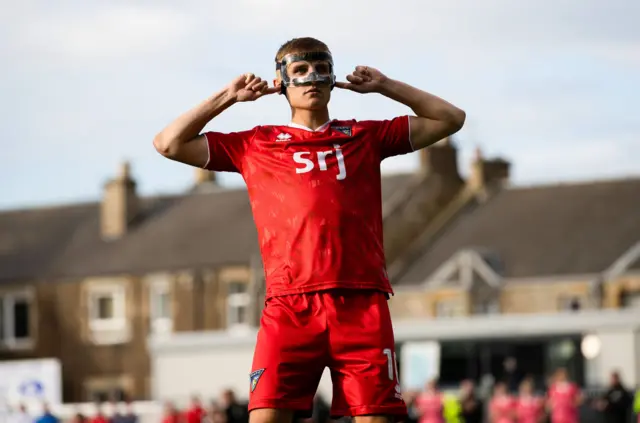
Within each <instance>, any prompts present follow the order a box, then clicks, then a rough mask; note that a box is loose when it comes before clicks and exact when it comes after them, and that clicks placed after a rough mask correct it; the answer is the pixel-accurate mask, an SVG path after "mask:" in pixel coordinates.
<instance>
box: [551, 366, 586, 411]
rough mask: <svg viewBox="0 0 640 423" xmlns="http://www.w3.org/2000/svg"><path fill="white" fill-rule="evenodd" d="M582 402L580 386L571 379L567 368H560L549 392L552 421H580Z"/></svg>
mask: <svg viewBox="0 0 640 423" xmlns="http://www.w3.org/2000/svg"><path fill="white" fill-rule="evenodd" d="M581 402H582V393H581V392H580V388H578V385H576V384H575V383H573V382H571V381H570V380H569V375H568V374H567V369H565V368H560V369H558V370H557V371H556V372H555V374H554V376H553V383H552V384H551V386H550V387H549V393H548V394H547V407H548V408H549V412H550V413H551V423H579V412H578V407H579V406H580V403H581Z"/></svg>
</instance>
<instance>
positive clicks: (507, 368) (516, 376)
mask: <svg viewBox="0 0 640 423" xmlns="http://www.w3.org/2000/svg"><path fill="white" fill-rule="evenodd" d="M503 367H504V369H503V374H502V378H501V379H502V381H503V382H504V383H505V384H506V387H507V391H508V392H509V393H510V394H516V393H517V392H518V388H519V387H520V382H522V375H521V374H520V369H519V368H518V361H517V360H516V359H515V358H514V357H507V358H506V359H505V360H504V363H503Z"/></svg>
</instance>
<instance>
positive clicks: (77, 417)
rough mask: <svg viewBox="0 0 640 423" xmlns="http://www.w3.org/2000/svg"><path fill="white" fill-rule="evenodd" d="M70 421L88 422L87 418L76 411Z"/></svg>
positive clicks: (76, 422)
mask: <svg viewBox="0 0 640 423" xmlns="http://www.w3.org/2000/svg"><path fill="white" fill-rule="evenodd" d="M70 422H71V423H87V419H86V418H85V417H84V416H83V415H82V414H81V413H76V414H74V415H73V417H71V420H70Z"/></svg>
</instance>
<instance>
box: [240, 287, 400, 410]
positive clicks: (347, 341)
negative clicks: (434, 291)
mask: <svg viewBox="0 0 640 423" xmlns="http://www.w3.org/2000/svg"><path fill="white" fill-rule="evenodd" d="M325 367H329V369H330V370H331V380H332V382H333V402H332V405H331V415H332V416H334V417H337V416H359V415H389V416H394V417H396V418H397V419H401V418H403V417H404V416H406V414H407V408H406V405H405V403H404V401H403V399H402V395H401V393H400V385H399V384H398V371H397V366H396V361H395V348H394V338H393V328H392V326H391V316H390V314H389V306H388V304H387V295H386V294H384V293H382V292H378V291H367V290H328V291H321V292H313V293H308V294H295V295H285V296H281V297H273V298H270V299H269V300H267V303H266V306H265V309H264V311H263V314H262V319H261V322H260V331H259V332H258V342H257V344H256V350H255V353H254V357H253V369H252V372H251V376H250V385H251V393H250V399H249V410H255V409H258V408H276V409H289V410H294V411H295V412H296V415H297V416H300V417H306V416H310V415H311V410H312V406H313V398H314V396H315V393H316V390H317V389H318V384H319V382H320V378H321V376H322V372H323V371H324V368H325Z"/></svg>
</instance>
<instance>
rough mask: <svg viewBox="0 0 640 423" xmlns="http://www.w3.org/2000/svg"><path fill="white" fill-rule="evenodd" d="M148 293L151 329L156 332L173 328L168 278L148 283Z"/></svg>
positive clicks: (163, 331) (168, 330)
mask: <svg viewBox="0 0 640 423" xmlns="http://www.w3.org/2000/svg"><path fill="white" fill-rule="evenodd" d="M149 294H150V296H149V304H150V314H149V319H150V323H151V331H152V332H153V333H156V334H157V333H167V332H171V331H172V330H173V309H172V305H171V299H172V296H171V286H170V282H169V280H165V279H162V280H157V281H152V282H151V283H150V285H149Z"/></svg>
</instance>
